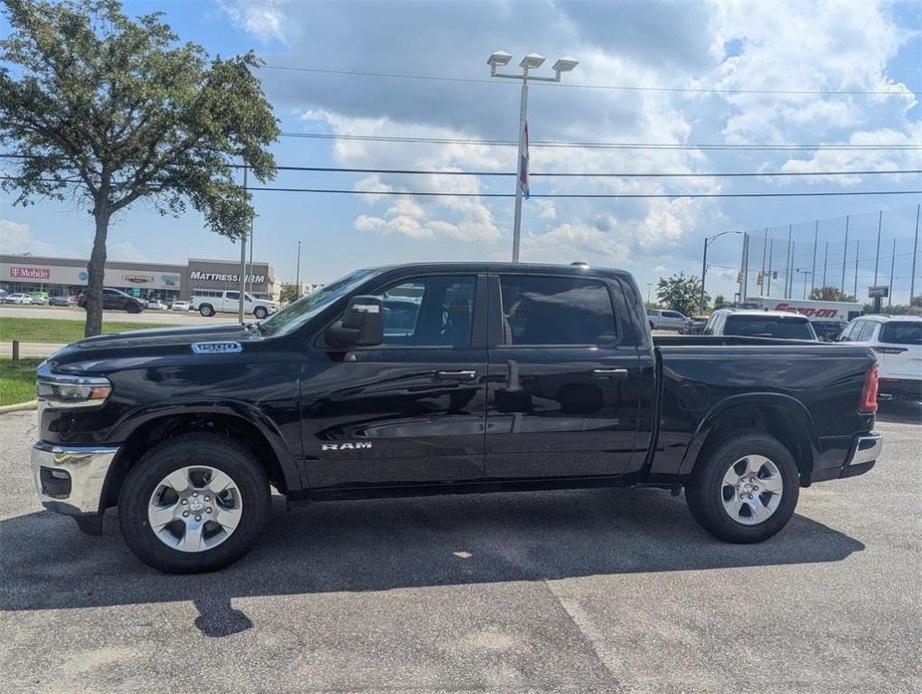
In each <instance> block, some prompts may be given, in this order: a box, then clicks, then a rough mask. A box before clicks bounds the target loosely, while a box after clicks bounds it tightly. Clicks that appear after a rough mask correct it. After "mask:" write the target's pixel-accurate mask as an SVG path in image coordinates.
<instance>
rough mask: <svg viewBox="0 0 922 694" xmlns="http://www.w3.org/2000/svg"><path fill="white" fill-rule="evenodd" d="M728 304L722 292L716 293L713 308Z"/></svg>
mask: <svg viewBox="0 0 922 694" xmlns="http://www.w3.org/2000/svg"><path fill="white" fill-rule="evenodd" d="M729 305H730V302H728V301H727V299H726V297H725V296H724V295H723V294H718V295H717V296H715V297H714V310H715V311H716V310H717V309H721V308H726V307H727V306H729Z"/></svg>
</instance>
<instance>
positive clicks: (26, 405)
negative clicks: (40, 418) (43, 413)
mask: <svg viewBox="0 0 922 694" xmlns="http://www.w3.org/2000/svg"><path fill="white" fill-rule="evenodd" d="M36 409H38V400H29V401H28V402H17V403H16V404H15V405H2V406H0V414H7V413H8V412H25V411H27V410H36Z"/></svg>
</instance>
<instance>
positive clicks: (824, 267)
mask: <svg viewBox="0 0 922 694" xmlns="http://www.w3.org/2000/svg"><path fill="white" fill-rule="evenodd" d="M828 266H829V241H827V242H826V253H825V255H824V256H823V286H824V287H825V286H826V268H827V267H828Z"/></svg>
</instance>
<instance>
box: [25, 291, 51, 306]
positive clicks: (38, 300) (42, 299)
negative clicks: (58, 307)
mask: <svg viewBox="0 0 922 694" xmlns="http://www.w3.org/2000/svg"><path fill="white" fill-rule="evenodd" d="M29 296H30V297H31V298H32V303H33V304H37V305H38V306H47V305H48V301H49V297H48V292H30V293H29Z"/></svg>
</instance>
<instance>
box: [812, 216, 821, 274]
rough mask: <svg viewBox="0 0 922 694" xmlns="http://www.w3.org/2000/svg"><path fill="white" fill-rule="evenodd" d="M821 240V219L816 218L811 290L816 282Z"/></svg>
mask: <svg viewBox="0 0 922 694" xmlns="http://www.w3.org/2000/svg"><path fill="white" fill-rule="evenodd" d="M819 242H820V220H818V219H817V220H816V226H815V227H813V267H812V268H811V274H810V290H811V291H812V290H813V287H814V285H815V284H816V246H817V244H818V243H819Z"/></svg>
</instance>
